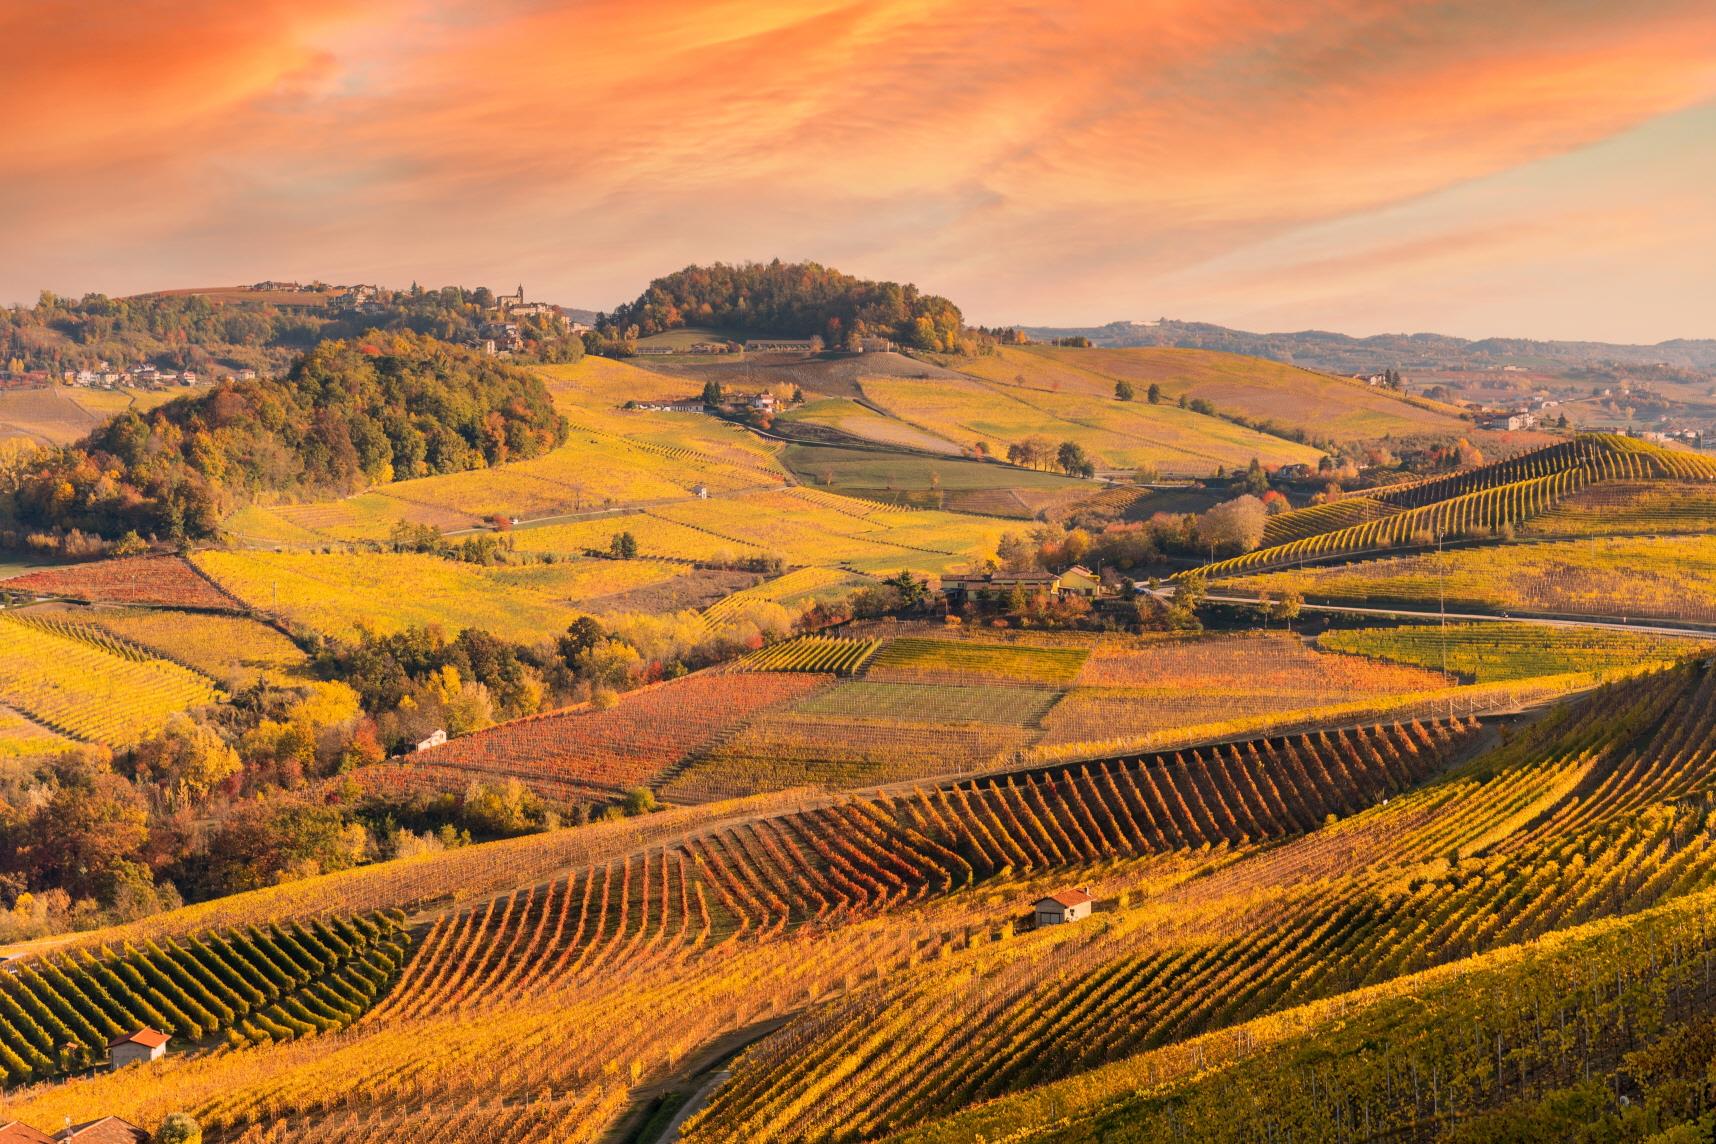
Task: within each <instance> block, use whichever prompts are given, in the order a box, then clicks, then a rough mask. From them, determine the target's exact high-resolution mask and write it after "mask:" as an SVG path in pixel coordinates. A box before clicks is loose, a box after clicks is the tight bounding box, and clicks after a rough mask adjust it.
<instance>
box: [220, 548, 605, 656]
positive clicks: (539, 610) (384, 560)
mask: <svg viewBox="0 0 1716 1144" xmlns="http://www.w3.org/2000/svg"><path fill="white" fill-rule="evenodd" d="M194 559H195V560H196V563H197V567H199V568H201V569H202V570H203V571H204V572H206V573H207V574H208V575H209V576H211V577H212V578H213V579H215V580H216V581H218V582H219V583H220V584H221V586H222V587H224V588H225V589H226V590H227V591H229V592H231V593H232V594H233V595H235V596H237V597H239V598H240V599H242V600H244V601H245V602H246V603H248V604H249V605H250V606H251V607H253V608H255V609H256V610H257V611H259V612H264V613H271V614H277V615H278V616H279V617H280V618H281V619H283V620H285V621H286V622H289V623H292V624H297V625H300V626H302V627H305V628H308V629H310V630H312V631H317V632H326V633H327V634H329V635H338V636H344V637H348V638H349V637H350V636H352V635H354V634H355V633H356V631H357V629H358V628H359V627H360V626H362V627H367V628H369V629H370V630H372V631H375V632H380V633H388V632H396V631H400V630H402V629H404V628H406V627H410V626H413V625H422V626H427V625H438V626H440V627H441V628H442V629H443V630H445V631H446V632H447V634H448V635H455V634H457V633H458V632H459V631H460V630H461V629H463V628H468V627H470V628H483V629H486V630H487V631H489V632H491V633H493V634H494V635H497V636H499V637H501V638H502V639H514V640H524V641H531V640H536V639H540V638H542V637H545V636H550V635H555V634H557V633H559V632H562V631H565V630H566V627H567V625H568V624H570V623H571V622H572V621H573V620H574V619H576V618H577V617H578V615H579V614H580V613H579V611H578V610H577V609H575V608H573V607H571V606H569V605H567V604H566V603H565V602H563V601H561V600H557V599H554V598H553V597H551V596H549V595H547V594H546V593H543V592H539V591H536V590H533V589H531V588H527V587H521V586H518V585H509V584H507V583H505V582H504V581H502V580H500V579H497V577H496V575H495V570H494V569H488V568H482V567H479V566H478V565H475V564H461V563H458V562H455V561H451V560H443V559H441V558H440V557H436V556H423V555H418V554H415V553H319V552H221V551H213V550H211V551H207V552H199V553H197V555H196V556H195V557H194Z"/></svg>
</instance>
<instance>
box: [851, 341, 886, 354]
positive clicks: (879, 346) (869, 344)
mask: <svg viewBox="0 0 1716 1144" xmlns="http://www.w3.org/2000/svg"><path fill="white" fill-rule="evenodd" d="M893 348H894V343H893V342H890V341H889V340H888V339H887V338H859V339H858V352H859V353H861V354H885V353H889V352H891V351H892V350H893Z"/></svg>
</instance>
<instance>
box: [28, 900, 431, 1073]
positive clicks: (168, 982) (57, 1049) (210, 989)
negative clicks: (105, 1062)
mask: <svg viewBox="0 0 1716 1144" xmlns="http://www.w3.org/2000/svg"><path fill="white" fill-rule="evenodd" d="M401 921H402V919H401V918H400V917H399V916H397V915H389V914H370V915H360V916H354V917H343V918H338V917H337V918H330V919H325V920H317V921H313V922H309V923H305V924H297V923H294V924H289V925H271V926H267V927H260V928H259V927H255V926H251V927H247V928H245V929H242V930H229V931H224V932H218V931H217V932H207V933H201V934H197V935H195V936H192V937H186V938H183V939H173V938H166V939H163V940H161V941H159V942H155V941H146V942H144V943H143V944H142V945H141V946H136V945H130V944H126V945H125V946H124V947H123V948H122V949H120V950H117V951H114V950H111V949H108V948H105V947H102V948H99V949H97V950H95V951H91V950H88V949H85V950H80V951H78V952H77V953H73V954H62V955H58V956H50V957H43V958H38V959H32V960H30V961H27V962H24V963H22V964H20V965H18V966H15V967H10V968H11V972H8V973H6V974H0V1070H3V1073H4V1079H5V1081H6V1082H7V1083H17V1082H19V1081H25V1080H33V1079H38V1078H41V1077H46V1076H53V1075H55V1074H59V1073H64V1072H69V1071H74V1070H77V1069H81V1068H85V1067H88V1066H89V1065H90V1064H93V1063H96V1062H98V1061H100V1060H101V1059H102V1058H103V1056H104V1054H105V1053H106V1050H107V1044H108V1041H109V1040H110V1039H111V1038H113V1037H115V1036H120V1035H124V1034H127V1033H130V1032H133V1031H135V1030H137V1029H139V1028H144V1027H148V1028H153V1029H157V1030H159V1031H161V1032H163V1033H167V1034H169V1035H170V1036H173V1037H177V1038H181V1039H183V1040H186V1041H200V1040H203V1039H205V1038H210V1037H213V1036H214V1035H216V1034H224V1036H225V1039H226V1041H227V1042H228V1043H229V1044H232V1045H235V1046H236V1045H245V1044H269V1043H272V1042H275V1041H289V1040H292V1039H294V1038H297V1037H303V1036H311V1035H314V1034H316V1033H323V1032H327V1031H329V1030H331V1029H339V1028H343V1027H345V1026H346V1025H349V1024H350V1023H351V1022H352V1021H354V1020H356V1019H357V1018H358V1017H359V1016H360V1015H362V1013H363V1012H364V1011H365V1010H366V1009H368V1008H369V1007H370V1005H371V1004H373V1003H374V1001H375V1000H376V998H377V997H378V996H380V995H381V994H382V993H383V992H384V991H385V990H386V989H387V987H388V986H389V985H391V984H392V982H393V980H394V978H395V977H396V976H397V975H398V973H399V968H400V966H401V964H402V963H403V962H404V960H405V957H406V954H407V952H408V948H409V940H408V938H407V936H406V933H405V931H404V929H403V927H402V924H401Z"/></svg>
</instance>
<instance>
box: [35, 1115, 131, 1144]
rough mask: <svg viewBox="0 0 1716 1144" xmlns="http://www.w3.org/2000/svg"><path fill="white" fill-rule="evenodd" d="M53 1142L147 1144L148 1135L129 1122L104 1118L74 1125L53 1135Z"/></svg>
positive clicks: (115, 1117)
mask: <svg viewBox="0 0 1716 1144" xmlns="http://www.w3.org/2000/svg"><path fill="white" fill-rule="evenodd" d="M54 1139H55V1140H70V1141H72V1142H73V1144H149V1134H148V1133H147V1132H145V1131H144V1130H143V1129H141V1128H139V1127H137V1126H136V1125H135V1124H133V1123H131V1122H130V1121H129V1120H121V1119H119V1117H117V1116H104V1117H102V1118H101V1119H100V1120H91V1121H89V1122H88V1123H86V1124H74V1125H72V1126H71V1127H70V1128H63V1129H61V1130H60V1131H58V1132H56V1133H54Z"/></svg>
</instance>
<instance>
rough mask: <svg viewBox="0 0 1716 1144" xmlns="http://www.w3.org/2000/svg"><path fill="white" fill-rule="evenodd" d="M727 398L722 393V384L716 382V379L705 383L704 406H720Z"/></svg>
mask: <svg viewBox="0 0 1716 1144" xmlns="http://www.w3.org/2000/svg"><path fill="white" fill-rule="evenodd" d="M725 396H726V395H725V394H724V393H722V392H721V383H720V382H718V381H716V380H715V379H714V378H710V379H709V380H708V381H706V382H704V383H703V404H705V405H720V404H721V402H722V401H723V400H724V398H725Z"/></svg>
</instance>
